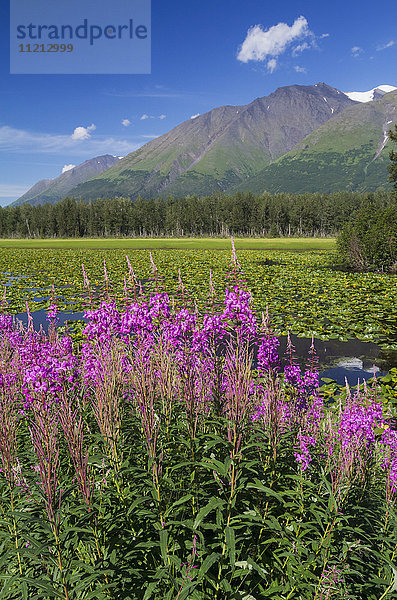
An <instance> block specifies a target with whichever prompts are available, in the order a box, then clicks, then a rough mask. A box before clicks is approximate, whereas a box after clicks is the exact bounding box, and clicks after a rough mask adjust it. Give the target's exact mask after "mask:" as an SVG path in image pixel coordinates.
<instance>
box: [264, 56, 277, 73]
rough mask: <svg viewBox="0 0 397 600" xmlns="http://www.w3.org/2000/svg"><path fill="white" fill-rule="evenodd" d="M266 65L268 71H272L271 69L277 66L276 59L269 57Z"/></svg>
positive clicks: (273, 69)
mask: <svg viewBox="0 0 397 600" xmlns="http://www.w3.org/2000/svg"><path fill="white" fill-rule="evenodd" d="M266 66H267V68H268V69H269V71H270V73H273V71H275V69H276V67H277V59H275V58H271V59H270V60H268V61H267V65H266Z"/></svg>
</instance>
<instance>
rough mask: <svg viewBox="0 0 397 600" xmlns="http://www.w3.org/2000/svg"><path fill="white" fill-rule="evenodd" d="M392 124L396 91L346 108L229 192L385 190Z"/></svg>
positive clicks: (396, 114)
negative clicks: (389, 132)
mask: <svg viewBox="0 0 397 600" xmlns="http://www.w3.org/2000/svg"><path fill="white" fill-rule="evenodd" d="M394 123H397V89H396V90H395V91H392V92H389V93H386V94H384V95H382V96H381V97H380V98H379V99H378V100H374V101H372V102H366V103H360V104H358V105H356V106H351V107H348V108H346V109H345V110H344V111H343V112H342V113H340V114H339V115H336V116H335V117H333V118H332V119H330V120H329V121H328V122H327V123H325V124H324V125H322V126H320V127H318V128H317V129H316V130H315V131H313V132H312V133H311V134H310V135H308V136H307V137H306V138H305V139H304V140H302V141H301V142H300V143H299V144H297V145H296V146H295V148H294V149H293V150H292V151H290V152H288V153H287V154H285V155H284V156H282V157H281V158H279V159H278V160H276V161H275V162H273V163H272V164H271V165H268V166H266V167H265V168H264V169H262V171H260V172H259V173H258V174H257V175H256V176H254V177H252V178H249V179H247V180H246V181H244V182H243V183H241V184H240V185H238V186H235V188H234V190H233V191H238V190H239V191H243V190H251V191H252V192H257V193H262V192H263V191H264V190H267V191H269V192H271V193H276V192H293V193H300V192H334V191H340V190H349V191H361V192H364V191H375V190H376V189H377V188H380V187H384V188H387V187H389V185H390V187H391V184H389V181H388V171H387V165H388V164H389V152H390V150H391V147H392V144H391V142H389V140H388V131H389V130H390V129H391V128H392V127H393V126H394Z"/></svg>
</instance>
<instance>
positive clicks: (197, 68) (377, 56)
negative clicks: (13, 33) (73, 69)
mask: <svg viewBox="0 0 397 600" xmlns="http://www.w3.org/2000/svg"><path fill="white" fill-rule="evenodd" d="M14 1H16V0H11V2H14ZM48 1H49V2H50V3H53V2H54V0H48ZM84 2H85V3H90V2H91V3H92V2H93V0H81V5H83V4H84ZM95 2H96V4H98V3H99V4H104V5H105V6H106V7H107V6H110V7H111V6H112V3H109V2H106V3H105V2H104V0H95ZM133 2H134V0H131V3H132V4H133ZM396 22H397V4H395V3H393V2H391V1H390V0H378V1H377V2H376V3H373V2H372V1H369V0H361V1H360V2H358V1H357V0H352V1H350V2H348V1H346V0H343V1H342V0H334V1H333V2H332V3H321V2H318V1H317V0H316V1H315V0H307V1H306V0H302V1H301V2H297V1H296V0H294V1H289V0H288V1H282V2H276V3H274V4H273V3H270V2H264V1H263V0H256V1H254V0H245V1H244V2H241V1H237V0H201V1H200V2H186V1H182V0H168V1H167V2H165V1H164V0H152V3H151V31H150V34H151V56H152V62H151V73H150V74H136V75H134V74H124V75H113V74H107V75H94V74H81V75H34V74H27V75H19V74H18V75H17V74H10V50H9V35H10V14H9V5H8V0H0V27H1V35H0V204H2V205H6V204H8V203H10V202H12V201H13V200H15V199H17V198H18V197H19V196H21V195H22V194H23V193H25V192H26V191H27V190H28V189H29V188H30V187H31V186H32V185H33V184H35V183H36V182H37V181H38V180H40V179H50V178H54V177H57V176H58V175H59V174H61V172H62V171H63V170H64V169H65V168H66V169H67V168H70V167H71V166H72V165H78V164H80V163H82V162H83V161H85V160H87V159H89V158H93V157H94V156H99V155H102V154H112V155H115V156H125V155H126V154H128V153H129V152H132V151H134V150H136V149H138V148H139V147H140V146H142V145H143V144H145V143H147V142H149V141H150V140H151V139H154V138H155V137H157V136H159V135H162V134H163V133H166V132H167V131H169V130H170V129H172V128H173V127H175V126H176V125H178V124H179V123H181V122H183V121H186V120H188V119H190V118H194V116H195V115H199V114H202V113H205V112H207V111H209V110H211V109H212V108H215V107H216V106H222V105H225V104H229V105H243V104H247V103H249V102H252V100H254V99H255V98H258V97H261V96H266V95H268V94H270V93H272V92H273V91H274V90H275V89H276V88H278V87H281V86H286V85H292V84H300V85H313V84H315V83H319V82H325V83H327V84H328V85H331V86H333V87H336V88H338V89H340V90H342V91H366V90H369V89H371V88H374V87H376V86H377V85H382V84H389V85H395V86H397V29H396Z"/></svg>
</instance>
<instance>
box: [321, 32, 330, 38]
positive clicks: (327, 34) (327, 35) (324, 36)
mask: <svg viewBox="0 0 397 600" xmlns="http://www.w3.org/2000/svg"><path fill="white" fill-rule="evenodd" d="M327 37H329V33H322V34H321V35H320V40H322V39H323V38H327Z"/></svg>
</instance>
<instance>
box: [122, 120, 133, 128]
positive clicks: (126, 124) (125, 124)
mask: <svg viewBox="0 0 397 600" xmlns="http://www.w3.org/2000/svg"><path fill="white" fill-rule="evenodd" d="M121 124H122V125H124V127H128V126H129V125H131V121H130V120H129V119H123V120H122V121H121Z"/></svg>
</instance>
